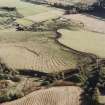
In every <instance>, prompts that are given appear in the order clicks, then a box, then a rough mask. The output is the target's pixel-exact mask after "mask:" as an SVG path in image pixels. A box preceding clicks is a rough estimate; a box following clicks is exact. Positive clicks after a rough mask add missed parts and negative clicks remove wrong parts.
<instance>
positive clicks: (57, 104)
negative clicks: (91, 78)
mask: <svg viewBox="0 0 105 105" xmlns="http://www.w3.org/2000/svg"><path fill="white" fill-rule="evenodd" d="M81 93H82V90H81V89H80V88H79V87H75V86H68V87H53V88H50V89H46V90H40V91H35V92H33V93H31V94H29V95H27V96H26V97H23V98H21V99H18V100H16V101H13V102H9V103H4V104H1V105H80V103H81V100H80V98H81V97H80V95H81Z"/></svg>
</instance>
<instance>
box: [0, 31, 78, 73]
mask: <svg viewBox="0 0 105 105" xmlns="http://www.w3.org/2000/svg"><path fill="white" fill-rule="evenodd" d="M50 37H52V38H50ZM53 37H55V33H53V32H42V33H41V32H13V31H5V32H3V31H1V33H0V58H1V60H2V61H3V62H4V63H5V64H6V65H7V66H8V67H10V68H12V69H20V70H21V69H22V70H24V69H25V70H30V69H31V70H36V71H42V72H46V73H51V72H59V71H63V70H68V69H74V68H76V66H77V64H78V54H77V55H76V54H75V53H73V52H71V53H69V52H68V51H65V50H64V48H63V47H62V46H61V45H59V44H58V43H57V42H56V41H55V40H54V39H53Z"/></svg>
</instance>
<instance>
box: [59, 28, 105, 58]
mask: <svg viewBox="0 0 105 105" xmlns="http://www.w3.org/2000/svg"><path fill="white" fill-rule="evenodd" d="M58 32H59V33H61V34H62V37H61V38H60V39H59V42H61V43H62V44H64V45H67V46H68V47H70V48H73V49H75V50H77V51H82V52H87V53H93V54H95V55H98V56H100V57H105V41H104V40H105V34H99V33H93V32H88V31H82V30H81V31H80V30H79V31H70V30H66V29H60V30H58Z"/></svg>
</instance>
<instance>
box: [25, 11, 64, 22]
mask: <svg viewBox="0 0 105 105" xmlns="http://www.w3.org/2000/svg"><path fill="white" fill-rule="evenodd" d="M63 13H64V12H63V11H60V10H52V11H48V12H44V13H41V14H38V15H34V16H28V17H25V18H26V19H28V20H32V21H34V22H43V21H46V20H50V19H55V18H58V17H60V16H62V15H63Z"/></svg>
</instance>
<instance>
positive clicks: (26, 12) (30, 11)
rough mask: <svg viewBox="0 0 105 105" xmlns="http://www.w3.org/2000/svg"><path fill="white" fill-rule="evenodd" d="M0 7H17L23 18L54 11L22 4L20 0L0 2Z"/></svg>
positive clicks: (48, 8)
mask: <svg viewBox="0 0 105 105" xmlns="http://www.w3.org/2000/svg"><path fill="white" fill-rule="evenodd" d="M0 6H1V7H2V6H7V7H16V8H17V10H18V12H19V13H20V14H22V15H23V16H30V15H35V14H38V13H42V12H46V11H49V10H52V8H50V7H46V6H43V5H36V4H31V3H27V2H22V1H20V0H0Z"/></svg>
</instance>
